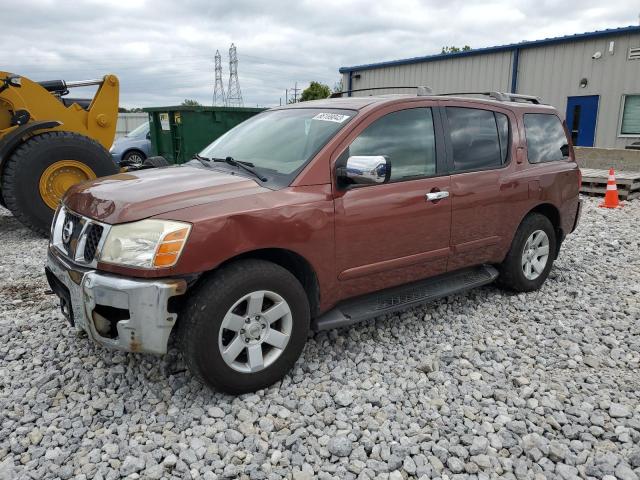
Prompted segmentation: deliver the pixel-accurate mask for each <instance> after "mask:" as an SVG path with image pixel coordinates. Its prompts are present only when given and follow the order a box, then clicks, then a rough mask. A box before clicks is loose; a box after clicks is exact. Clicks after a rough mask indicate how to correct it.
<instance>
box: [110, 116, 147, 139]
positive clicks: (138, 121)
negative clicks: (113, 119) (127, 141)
mask: <svg viewBox="0 0 640 480" xmlns="http://www.w3.org/2000/svg"><path fill="white" fill-rule="evenodd" d="M148 121H149V114H148V113H146V112H127V113H122V112H121V113H118V123H117V126H116V138H120V137H124V136H125V135H126V134H127V133H129V132H130V131H132V130H133V129H135V128H137V127H139V126H140V125H142V124H143V123H145V122H148Z"/></svg>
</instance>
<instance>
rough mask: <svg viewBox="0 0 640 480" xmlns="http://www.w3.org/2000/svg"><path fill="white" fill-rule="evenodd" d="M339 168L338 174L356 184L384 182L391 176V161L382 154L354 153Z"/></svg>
mask: <svg viewBox="0 0 640 480" xmlns="http://www.w3.org/2000/svg"><path fill="white" fill-rule="evenodd" d="M340 170H341V171H340V172H339V174H340V176H342V177H343V178H345V179H348V180H350V181H351V183H355V184H358V185H370V184H377V183H386V182H388V181H389V178H390V177H391V162H389V160H387V157H384V156H382V155H366V156H365V155H354V156H352V157H349V158H348V159H347V164H346V165H345V166H344V167H342V168H341V169H340Z"/></svg>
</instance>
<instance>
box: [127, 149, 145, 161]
mask: <svg viewBox="0 0 640 480" xmlns="http://www.w3.org/2000/svg"><path fill="white" fill-rule="evenodd" d="M131 152H138V153H139V154H140V155H142V159H143V160H145V159H146V158H147V157H148V155H147V154H146V153H144V152H143V151H142V150H140V149H139V148H138V147H129V148H127V149H126V150H125V151H124V152H122V153H121V154H120V160H124V157H126V156H127V155H128V154H129V153H131Z"/></svg>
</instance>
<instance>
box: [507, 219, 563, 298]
mask: <svg viewBox="0 0 640 480" xmlns="http://www.w3.org/2000/svg"><path fill="white" fill-rule="evenodd" d="M556 242H557V240H556V232H555V230H554V229H553V225H552V224H551V221H549V219H548V218H547V217H545V216H544V215H540V214H538V213H532V214H529V215H527V217H525V219H524V220H523V221H522V223H521V224H520V226H519V227H518V231H517V232H516V234H515V237H514V238H513V242H512V244H511V248H510V250H509V253H508V254H507V256H506V258H505V259H504V261H503V262H502V264H501V265H500V266H499V270H500V277H499V283H500V284H501V285H502V286H504V287H506V288H509V289H511V290H515V291H517V292H530V291H532V290H537V289H538V288H540V286H541V285H542V284H543V283H544V281H545V280H546V279H547V276H548V275H549V271H550V270H551V267H552V266H553V260H554V256H555V252H556Z"/></svg>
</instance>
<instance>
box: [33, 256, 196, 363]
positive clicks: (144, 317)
mask: <svg viewBox="0 0 640 480" xmlns="http://www.w3.org/2000/svg"><path fill="white" fill-rule="evenodd" d="M45 271H46V274H47V280H48V281H49V285H50V286H51V289H52V290H53V291H54V292H55V293H56V294H57V295H58V297H60V301H61V302H60V303H61V308H62V312H63V314H64V315H65V316H66V317H67V318H68V319H69V321H70V322H71V324H72V325H74V326H75V327H76V328H78V329H82V330H84V331H85V332H87V334H88V335H89V336H90V337H91V338H92V339H93V340H94V341H95V342H97V343H99V344H100V345H103V346H105V347H107V348H113V349H118V350H124V351H127V352H146V353H158V354H163V353H166V352H167V342H168V340H169V335H170V334H171V330H172V328H173V326H174V325H175V323H176V320H177V314H176V313H172V312H170V311H169V309H168V306H169V299H170V298H171V297H174V296H177V295H182V294H184V293H185V291H186V289H187V282H186V280H183V279H162V280H142V279H131V278H125V277H120V276H116V275H106V274H103V273H99V272H97V271H96V270H92V269H82V268H81V267H78V266H77V265H74V264H71V263H70V262H68V261H67V260H65V259H64V258H61V257H60V256H59V255H58V254H57V253H56V252H55V247H53V248H51V249H50V250H49V254H48V257H47V266H46V267H45Z"/></svg>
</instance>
